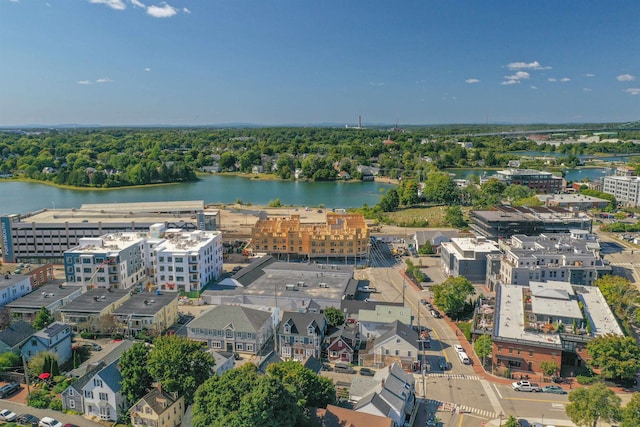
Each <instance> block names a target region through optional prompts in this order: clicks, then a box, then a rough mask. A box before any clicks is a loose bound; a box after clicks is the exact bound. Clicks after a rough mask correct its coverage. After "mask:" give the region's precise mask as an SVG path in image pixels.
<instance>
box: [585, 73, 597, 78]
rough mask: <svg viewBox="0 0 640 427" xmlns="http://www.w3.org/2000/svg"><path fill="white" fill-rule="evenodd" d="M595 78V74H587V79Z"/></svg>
mask: <svg viewBox="0 0 640 427" xmlns="http://www.w3.org/2000/svg"><path fill="white" fill-rule="evenodd" d="M595 76H596V75H595V74H592V73H587V74H585V77H595Z"/></svg>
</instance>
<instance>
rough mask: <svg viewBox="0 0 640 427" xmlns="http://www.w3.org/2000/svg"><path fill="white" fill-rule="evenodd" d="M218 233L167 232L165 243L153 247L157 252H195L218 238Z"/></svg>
mask: <svg viewBox="0 0 640 427" xmlns="http://www.w3.org/2000/svg"><path fill="white" fill-rule="evenodd" d="M220 235H221V233H220V232H219V231H203V230H197V231H190V232H186V231H182V230H179V231H178V230H167V232H166V234H165V239H166V240H165V241H163V242H162V243H160V244H158V245H157V246H156V247H155V250H156V251H157V252H162V251H167V252H180V251H197V250H199V249H201V248H203V247H205V246H206V245H208V244H209V243H211V241H212V240H213V239H215V238H216V237H218V236H220Z"/></svg>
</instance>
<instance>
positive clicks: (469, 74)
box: [0, 0, 640, 126]
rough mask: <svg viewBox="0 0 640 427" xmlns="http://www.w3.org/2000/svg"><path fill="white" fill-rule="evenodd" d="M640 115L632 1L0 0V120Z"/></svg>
mask: <svg viewBox="0 0 640 427" xmlns="http://www.w3.org/2000/svg"><path fill="white" fill-rule="evenodd" d="M359 114H360V115H361V116H362V119H363V122H365V123H395V122H396V121H397V122H399V123H400V124H443V123H484V122H486V121H488V122H490V123H504V122H510V123H542V122H546V123H563V122H604V121H631V120H638V119H640V1H638V0H616V1H615V2H611V1H608V0H602V1H597V0H575V1H570V0H537V1H525V0H521V1H514V0H512V1H499V0H492V1H485V0H468V1H462V0H438V1H431V0H422V1H411V0H406V1H404V0H396V1H393V0H385V1H381V0H351V1H345V0H340V1H337V0H336V1H334V0H323V1H320V0H315V1H307V0H287V1H285V0H258V1H256V0H167V1H166V2H160V1H157V0H0V125H3V126H15V125H24V124H51V125H53V124H62V123H77V124H101V125H147V124H166V125H171V124H182V125H205V124H223V123H234V122H246V123H257V124H266V125H271V124H293V123H295V124H315V123H323V122H333V123H341V124H347V123H349V124H354V123H355V122H356V120H357V116H358V115H359Z"/></svg>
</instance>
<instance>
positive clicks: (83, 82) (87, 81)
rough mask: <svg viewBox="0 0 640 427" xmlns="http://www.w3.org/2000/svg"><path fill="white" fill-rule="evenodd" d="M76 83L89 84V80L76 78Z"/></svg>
mask: <svg viewBox="0 0 640 427" xmlns="http://www.w3.org/2000/svg"><path fill="white" fill-rule="evenodd" d="M76 83H78V84H79V85H90V84H91V81H90V80H78V81H77V82H76Z"/></svg>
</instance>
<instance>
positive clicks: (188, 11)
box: [182, 7, 191, 13]
mask: <svg viewBox="0 0 640 427" xmlns="http://www.w3.org/2000/svg"><path fill="white" fill-rule="evenodd" d="M182 11H183V12H184V13H191V11H190V10H189V9H187V8H186V7H183V8H182Z"/></svg>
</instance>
